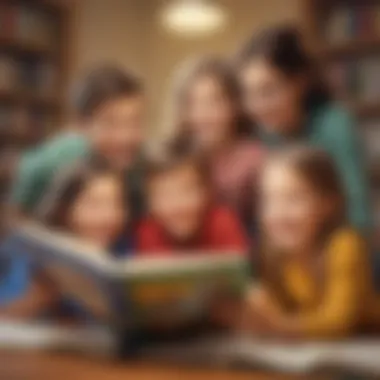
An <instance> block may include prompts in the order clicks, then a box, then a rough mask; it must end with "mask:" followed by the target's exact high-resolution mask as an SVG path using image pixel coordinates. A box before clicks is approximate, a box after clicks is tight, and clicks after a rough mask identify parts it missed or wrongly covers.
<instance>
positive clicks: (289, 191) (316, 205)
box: [261, 163, 327, 253]
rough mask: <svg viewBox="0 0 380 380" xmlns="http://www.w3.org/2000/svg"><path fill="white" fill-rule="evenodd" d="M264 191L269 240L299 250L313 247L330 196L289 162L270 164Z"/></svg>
mask: <svg viewBox="0 0 380 380" xmlns="http://www.w3.org/2000/svg"><path fill="white" fill-rule="evenodd" d="M261 195H262V200H261V223H262V228H263V232H264V234H265V236H266V239H267V241H268V244H269V245H270V246H272V247H274V248H276V249H279V250H283V251H289V252H296V253H302V252H303V250H308V249H310V248H311V246H312V245H313V244H314V242H315V239H316V238H317V235H318V232H319V231H320V229H321V224H322V222H323V220H324V219H325V217H326V213H327V203H326V200H324V199H323V198H322V197H321V196H319V195H318V194H316V192H315V191H314V190H313V189H312V188H311V186H310V185H309V184H308V183H307V182H306V181H305V180H304V178H302V176H300V175H299V173H297V172H296V171H295V170H294V169H292V168H290V167H289V166H287V165H286V163H272V164H268V166H267V167H266V168H265V170H264V173H263V176H262V181H261Z"/></svg>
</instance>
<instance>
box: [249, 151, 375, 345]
mask: <svg viewBox="0 0 380 380" xmlns="http://www.w3.org/2000/svg"><path fill="white" fill-rule="evenodd" d="M342 194H343V191H342V188H341V183H340V181H339V176H338V174H337V172H336V170H335V167H334V165H333V163H332V161H331V160H330V157H329V156H328V155H327V154H325V153H324V152H322V151H319V150H316V149H314V148H303V147H295V148H290V149H287V150H285V151H282V152H279V153H276V154H274V155H273V156H271V157H270V159H269V161H268V162H267V165H266V166H265V168H264V171H263V176H262V181H261V195H262V199H261V228H262V233H263V240H264V242H265V243H264V245H265V249H264V250H263V251H264V253H263V258H262V275H263V276H262V277H263V278H262V282H261V285H260V286H258V287H254V288H253V289H252V291H251V293H250V295H249V302H248V312H247V313H246V317H247V318H246V321H245V327H246V328H248V329H249V330H250V331H251V332H252V333H256V334H264V335H269V336H275V337H290V338H301V339H302V338H319V339H326V338H327V339H329V338H331V339H333V338H341V337H345V336H347V335H350V334H352V333H354V332H359V331H362V330H364V329H367V328H370V327H373V326H375V325H376V324H377V325H380V299H379V298H377V297H376V295H375V291H374V288H373V284H372V279H371V274H370V272H371V271H370V268H369V260H368V251H367V247H366V243H365V241H364V240H363V239H362V238H361V236H360V235H359V234H358V233H357V232H356V231H355V230H353V229H352V228H350V227H348V226H347V225H346V224H345V221H346V218H345V202H344V199H343V195H342Z"/></svg>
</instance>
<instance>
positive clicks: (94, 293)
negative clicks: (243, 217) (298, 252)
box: [3, 225, 249, 328]
mask: <svg viewBox="0 0 380 380" xmlns="http://www.w3.org/2000/svg"><path fill="white" fill-rule="evenodd" d="M3 249H5V250H9V251H12V252H24V253H25V254H28V255H30V256H32V257H33V259H34V260H35V261H36V265H38V266H39V267H40V268H41V269H43V270H44V271H45V272H46V273H47V275H50V276H51V278H52V279H54V281H55V282H56V283H57V285H58V287H59V289H61V290H62V293H63V294H65V295H67V296H69V297H70V298H74V299H76V300H78V301H79V302H80V303H81V304H83V305H84V306H85V308H86V309H87V310H89V312H90V313H91V314H92V315H94V316H95V317H96V318H97V319H99V320H103V321H105V322H107V323H110V324H116V325H123V326H124V325H125V326H128V327H129V328H133V327H134V326H135V327H137V326H139V327H149V326H153V325H154V326H157V325H160V324H165V325H167V324H168V323H169V324H170V325H171V324H175V323H179V324H182V323H191V322H192V321H196V320H198V318H200V317H201V316H202V315H203V314H204V313H205V311H206V310H207V309H208V308H209V307H210V303H211V302H212V301H213V299H214V297H215V295H217V294H218V295H219V294H225V295H227V294H228V295H230V296H233V297H240V296H241V295H242V292H243V290H244V288H245V286H246V284H247V281H248V273H249V271H248V268H249V265H248V260H247V258H246V257H245V256H244V255H241V254H234V253H231V255H226V254H225V253H224V254H223V255H218V254H215V253H201V252H196V254H193V255H192V254H191V253H189V254H181V255H178V256H177V257H173V256H172V255H170V257H168V258H164V257H159V258H140V257H138V255H136V256H135V257H132V258H127V259H124V260H120V259H114V258H110V255H108V254H107V252H102V251H99V250H98V249H96V248H94V247H91V246H88V245H85V244H83V243H82V242H79V241H78V240H76V239H73V238H72V237H68V236H67V235H63V234H61V233H57V232H51V231H49V230H47V229H45V228H43V227H41V226H35V225H33V226H31V225H29V226H25V227H23V228H21V229H19V230H18V231H15V233H14V234H13V235H12V236H11V237H10V238H9V239H7V241H6V242H4V243H3Z"/></svg>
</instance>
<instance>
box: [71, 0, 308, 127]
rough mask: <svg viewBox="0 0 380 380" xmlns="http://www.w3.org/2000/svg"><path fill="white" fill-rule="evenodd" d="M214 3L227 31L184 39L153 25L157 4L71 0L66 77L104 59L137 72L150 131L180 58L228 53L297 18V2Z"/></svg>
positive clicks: (132, 0) (148, 1)
mask: <svg viewBox="0 0 380 380" xmlns="http://www.w3.org/2000/svg"><path fill="white" fill-rule="evenodd" d="M220 1H221V2H222V3H223V4H224V5H225V6H226V7H227V8H228V10H229V13H230V22H229V25H228V28H227V29H226V30H225V31H223V32H221V33H219V34H217V35H214V36H211V37H208V38H202V39H192V40H189V39H182V38H179V37H177V36H172V35H169V34H167V32H166V31H164V30H162V28H161V27H160V26H159V25H158V22H157V13H158V10H159V9H160V6H161V4H162V3H163V0H77V6H76V8H77V12H76V18H75V23H74V26H75V29H74V37H75V40H76V41H75V44H74V46H73V62H72V73H71V78H75V77H76V76H77V74H78V72H79V71H80V70H81V69H83V68H85V67H88V66H89V65H91V64H94V63H96V62H98V61H104V60H105V61H107V62H116V63H120V64H121V65H124V66H128V67H132V68H134V69H136V70H138V71H139V72H141V73H142V74H143V75H144V77H145V79H146V82H147V86H148V94H149V98H150V104H151V107H150V109H151V113H150V114H151V123H152V125H153V126H154V125H156V124H157V122H156V120H158V119H159V116H160V115H161V110H162V105H163V99H164V98H165V97H166V94H167V85H168V82H169V79H170V75H171V73H172V71H173V70H174V69H175V67H176V66H177V65H178V63H180V62H181V61H183V60H184V59H185V58H186V57H191V56H195V55H197V54H203V53H226V54H229V53H231V52H232V51H234V49H235V48H236V45H237V44H239V43H240V42H241V41H242V40H243V39H244V38H246V36H247V35H249V34H250V33H252V32H254V31H255V30H258V29H259V28H261V27H263V26H266V25H270V24H274V23H276V22H283V21H296V22H299V21H300V20H301V17H302V12H301V9H300V6H299V4H300V0H220Z"/></svg>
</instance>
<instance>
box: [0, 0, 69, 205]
mask: <svg viewBox="0 0 380 380" xmlns="http://www.w3.org/2000/svg"><path fill="white" fill-rule="evenodd" d="M70 15H71V7H70V5H69V1H67V0H66V1H59V0H56V1H54V0H0V147H1V149H0V205H1V202H2V200H4V199H5V197H6V194H7V189H8V187H9V183H10V181H11V178H12V172H13V170H12V168H13V167H14V166H15V165H16V163H17V160H18V157H19V152H21V151H22V150H25V149H28V148H32V147H33V146H34V145H35V144H37V143H38V142H40V141H41V140H42V139H43V138H44V137H46V136H47V135H48V134H50V133H52V132H53V131H54V129H55V128H57V127H58V126H59V125H60V123H61V121H62V117H63V116H64V111H65V101H64V88H65V83H66V79H67V77H66V75H67V66H68V65H67V63H68V50H67V45H68V39H69V25H70Z"/></svg>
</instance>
